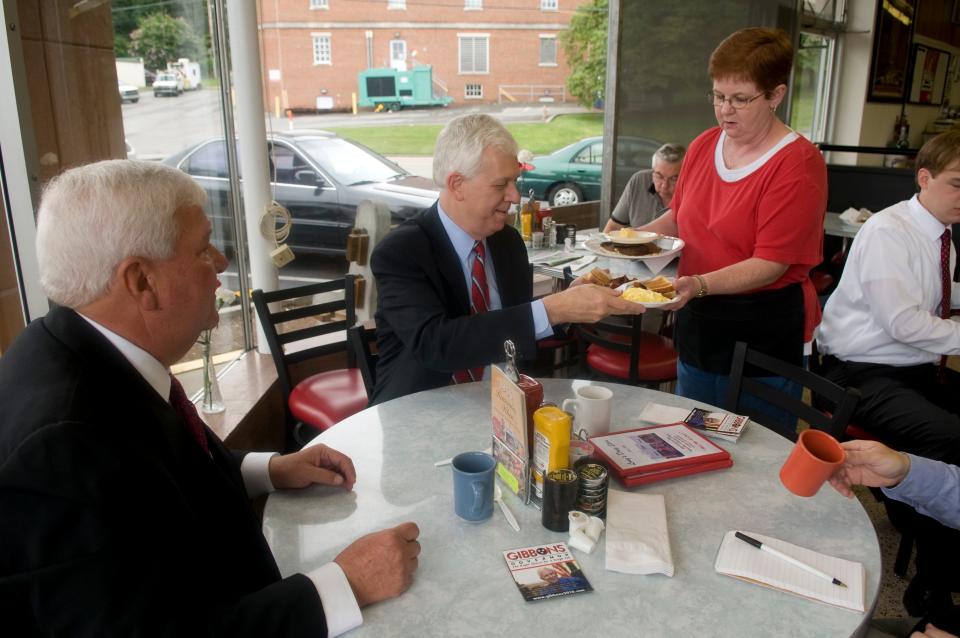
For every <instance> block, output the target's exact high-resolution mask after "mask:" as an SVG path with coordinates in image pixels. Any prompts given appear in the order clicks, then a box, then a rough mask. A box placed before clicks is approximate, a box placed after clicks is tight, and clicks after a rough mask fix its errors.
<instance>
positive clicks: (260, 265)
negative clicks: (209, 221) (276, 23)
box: [227, 0, 279, 354]
mask: <svg viewBox="0 0 960 638" xmlns="http://www.w3.org/2000/svg"><path fill="white" fill-rule="evenodd" d="M227 23H228V25H227V26H228V33H229V34H230V62H231V67H232V70H233V85H234V88H235V90H236V102H235V104H236V107H235V110H234V112H235V114H236V122H237V137H238V139H239V162H240V174H241V175H243V182H242V187H243V209H244V214H245V217H246V229H247V245H248V247H249V254H250V273H251V276H252V279H251V281H250V285H251V286H252V287H253V288H262V289H263V290H276V289H277V286H278V281H279V279H278V277H277V268H276V266H274V264H273V261H271V259H270V251H271V250H272V249H273V245H272V244H271V243H270V242H268V241H267V240H266V239H265V238H264V237H263V235H261V234H260V216H261V215H262V214H263V212H264V211H265V210H266V208H267V205H268V204H269V203H270V201H271V199H272V195H271V192H270V176H269V171H268V169H267V162H266V158H267V142H266V140H267V130H266V127H265V125H264V117H265V114H264V111H263V89H262V87H261V80H262V77H263V71H262V69H261V66H260V43H259V33H258V31H257V3H255V2H250V0H227ZM257 337H258V338H257V344H258V350H259V351H260V352H261V353H263V354H270V350H269V348H268V347H267V342H266V339H264V337H263V328H262V327H261V326H260V323H259V321H258V322H257Z"/></svg>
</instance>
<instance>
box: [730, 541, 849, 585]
mask: <svg viewBox="0 0 960 638" xmlns="http://www.w3.org/2000/svg"><path fill="white" fill-rule="evenodd" d="M735 536H736V537H737V538H739V539H740V540H742V541H743V542H745V543H749V544H750V545H753V546H754V547H756V548H757V549H759V550H761V551H764V552H767V553H768V554H772V555H774V556H776V557H777V558H779V559H781V560H785V561H787V562H788V563H790V564H791V565H794V566H795V567H799V568H800V569H802V570H804V571H806V572H810V573H811V574H813V575H814V576H819V577H820V578H823V579H824V580H829V581H830V582H831V583H833V584H834V585H838V586H840V587H846V585H844V584H843V583H842V582H840V580H839V579H837V578H834V577H833V576H830V575H829V574H824V573H823V572H822V571H820V570H819V569H817V568H816V567H811V566H810V565H807V564H806V563H803V562H801V561H799V560H797V559H796V558H794V557H792V556H787V555H786V554H784V553H783V552H779V551H777V550H775V549H773V548H772V547H770V546H768V545H764V544H763V543H761V542H760V541H758V540H757V539H755V538H751V537H750V536H747V535H746V534H744V533H743V532H736V533H735Z"/></svg>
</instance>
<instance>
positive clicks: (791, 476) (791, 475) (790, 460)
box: [780, 430, 847, 496]
mask: <svg viewBox="0 0 960 638" xmlns="http://www.w3.org/2000/svg"><path fill="white" fill-rule="evenodd" d="M846 458H847V453H846V451H845V450H844V449H843V447H842V446H841V445H840V443H838V442H837V440H836V439H835V438H833V437H832V436H830V435H829V434H827V433H826V432H823V431H822V430H804V431H803V432H801V433H800V438H798V439H797V444H796V445H795V446H794V447H793V451H792V452H790V456H788V457H787V461H786V463H784V464H783V467H782V468H780V482H781V483H783V486H784V487H786V488H787V489H788V490H790V491H791V492H793V493H794V494H796V495H797V496H813V495H814V494H816V493H817V492H818V491H819V490H820V486H821V485H823V484H824V482H826V481H827V479H829V478H830V477H831V476H833V473H834V472H836V471H837V470H838V469H839V468H840V466H841V465H843V462H844V461H845V460H846Z"/></svg>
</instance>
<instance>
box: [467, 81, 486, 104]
mask: <svg viewBox="0 0 960 638" xmlns="http://www.w3.org/2000/svg"><path fill="white" fill-rule="evenodd" d="M463 97H465V98H467V99H472V100H478V99H480V98H482V97H483V85H482V84H468V85H466V86H465V87H464V88H463Z"/></svg>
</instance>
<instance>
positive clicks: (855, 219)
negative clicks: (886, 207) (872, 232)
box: [840, 206, 873, 225]
mask: <svg viewBox="0 0 960 638" xmlns="http://www.w3.org/2000/svg"><path fill="white" fill-rule="evenodd" d="M872 215H873V213H871V212H870V211H869V210H868V209H866V208H853V207H852V206H851V207H850V208H848V209H847V210H845V211H843V212H842V213H840V219H841V220H843V221H845V222H847V223H848V224H855V225H859V224H862V223H863V222H865V221H867V220H868V219H870V217H871V216H872Z"/></svg>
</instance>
